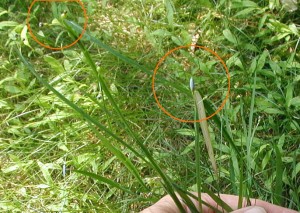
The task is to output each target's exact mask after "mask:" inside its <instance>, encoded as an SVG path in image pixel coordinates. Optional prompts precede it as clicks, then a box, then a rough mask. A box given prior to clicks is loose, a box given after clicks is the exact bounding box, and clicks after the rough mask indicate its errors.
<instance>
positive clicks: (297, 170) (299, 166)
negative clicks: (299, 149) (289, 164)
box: [292, 162, 300, 178]
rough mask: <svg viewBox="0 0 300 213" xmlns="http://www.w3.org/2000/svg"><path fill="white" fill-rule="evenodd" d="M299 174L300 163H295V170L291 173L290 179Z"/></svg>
mask: <svg viewBox="0 0 300 213" xmlns="http://www.w3.org/2000/svg"><path fill="white" fill-rule="evenodd" d="M299 172H300V162H299V163H297V165H296V167H295V169H293V171H292V178H295V177H297V175H298V173H299Z"/></svg>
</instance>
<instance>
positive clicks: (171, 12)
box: [165, 0, 175, 27]
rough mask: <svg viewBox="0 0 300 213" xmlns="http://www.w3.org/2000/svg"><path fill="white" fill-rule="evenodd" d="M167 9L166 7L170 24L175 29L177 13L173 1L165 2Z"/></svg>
mask: <svg viewBox="0 0 300 213" xmlns="http://www.w3.org/2000/svg"><path fill="white" fill-rule="evenodd" d="M165 7H166V13H167V19H168V23H169V25H170V26H171V27H173V26H174V12H175V7H174V5H173V2H172V1H171V0H165Z"/></svg>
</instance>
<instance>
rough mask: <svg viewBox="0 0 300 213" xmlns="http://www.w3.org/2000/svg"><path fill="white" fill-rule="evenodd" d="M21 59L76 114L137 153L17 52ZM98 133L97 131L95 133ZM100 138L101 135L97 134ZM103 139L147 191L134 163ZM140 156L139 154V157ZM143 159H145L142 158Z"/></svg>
mask: <svg viewBox="0 0 300 213" xmlns="http://www.w3.org/2000/svg"><path fill="white" fill-rule="evenodd" d="M17 52H18V54H19V56H20V59H21V60H22V61H23V63H24V65H25V66H26V67H27V68H28V69H29V70H30V71H31V73H32V74H33V75H34V76H35V77H36V78H37V79H38V80H39V81H40V82H41V83H42V84H43V85H44V86H45V87H46V88H47V89H49V90H50V91H52V92H53V93H54V94H55V95H56V96H57V97H59V98H60V99H61V100H62V101H64V102H65V103H66V104H67V105H69V106H70V107H71V108H73V109H74V110H75V111H76V112H78V113H79V114H80V115H81V116H82V117H83V118H84V119H85V120H86V121H88V123H92V124H94V125H95V126H97V127H98V128H99V129H101V130H102V131H104V132H105V133H107V134H108V135H110V136H112V137H113V138H115V139H116V140H117V141H118V142H120V143H122V144H123V145H125V146H126V147H128V148H130V150H131V151H133V152H134V153H137V152H136V151H135V150H134V149H133V148H131V147H130V146H129V145H128V144H126V143H125V142H124V141H122V140H121V139H120V138H119V137H118V136H116V135H115V134H114V133H112V132H111V131H110V130H108V129H107V128H106V127H104V126H103V125H101V124H100V123H99V122H98V121H97V120H96V119H94V118H93V117H91V116H89V115H88V114H87V113H85V112H84V111H83V110H82V109H81V108H79V107H78V106H77V105H76V104H74V103H73V102H71V101H70V100H68V99H67V98H66V97H65V96H63V95H62V94H61V93H60V92H58V91H57V90H55V89H54V88H53V87H52V86H51V85H50V84H49V83H48V82H46V81H45V80H44V79H43V78H41V77H40V75H39V74H38V73H37V72H36V71H35V69H34V68H33V66H32V65H31V64H30V63H29V62H28V61H27V60H26V59H25V58H24V57H23V55H22V54H21V52H20V51H17ZM94 132H97V131H94ZM97 135H98V137H99V136H100V134H97ZM101 138H102V143H103V144H104V145H105V146H106V147H107V148H108V149H109V150H110V151H111V152H113V153H114V154H115V155H116V156H117V157H118V159H119V160H121V162H123V164H124V165H125V166H126V167H127V168H128V169H129V170H130V171H131V172H132V174H133V175H134V176H135V177H136V178H137V179H138V181H139V182H140V184H141V185H143V187H145V188H146V189H147V186H146V185H145V183H144V181H143V180H142V178H141V177H140V175H139V172H138V171H137V169H136V168H135V167H134V165H133V164H132V162H131V161H130V160H129V159H128V158H126V157H125V155H124V154H123V153H121V152H120V151H119V150H118V149H116V148H115V147H114V146H113V145H112V144H111V143H110V142H109V141H108V140H107V139H105V137H101ZM139 155H140V154H138V156H139ZM142 159H144V158H143V157H142ZM146 162H147V161H146Z"/></svg>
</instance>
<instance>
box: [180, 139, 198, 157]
mask: <svg viewBox="0 0 300 213" xmlns="http://www.w3.org/2000/svg"><path fill="white" fill-rule="evenodd" d="M194 149H195V141H193V142H192V143H190V144H189V145H187V146H186V147H185V148H184V150H183V151H182V152H181V153H180V155H185V154H187V153H189V152H190V151H192V150H194Z"/></svg>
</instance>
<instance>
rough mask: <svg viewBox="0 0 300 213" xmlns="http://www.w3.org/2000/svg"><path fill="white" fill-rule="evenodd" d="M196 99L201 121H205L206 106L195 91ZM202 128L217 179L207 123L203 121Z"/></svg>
mask: <svg viewBox="0 0 300 213" xmlns="http://www.w3.org/2000/svg"><path fill="white" fill-rule="evenodd" d="M194 98H195V102H196V107H197V110H198V115H199V119H200V120H201V119H205V118H206V113H205V108H204V104H203V100H202V97H201V95H200V93H199V92H198V91H194ZM200 126H201V130H202V134H203V137H204V141H205V145H206V149H207V152H208V157H209V160H210V162H211V165H212V168H213V170H214V172H215V175H216V177H218V171H217V164H216V159H215V156H214V151H213V147H212V143H211V139H210V135H209V131H208V125H207V121H206V120H203V121H202V122H200Z"/></svg>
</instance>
